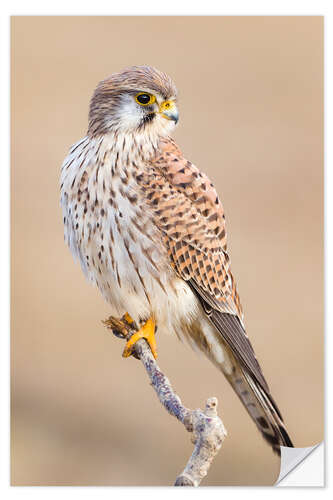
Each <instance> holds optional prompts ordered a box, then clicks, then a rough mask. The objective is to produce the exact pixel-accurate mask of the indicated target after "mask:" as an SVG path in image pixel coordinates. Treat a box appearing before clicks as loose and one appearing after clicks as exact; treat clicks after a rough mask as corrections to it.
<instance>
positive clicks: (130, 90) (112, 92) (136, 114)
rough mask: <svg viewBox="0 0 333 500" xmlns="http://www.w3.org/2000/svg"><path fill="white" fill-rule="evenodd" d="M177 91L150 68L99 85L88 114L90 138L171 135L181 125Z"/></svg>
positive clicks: (135, 68)
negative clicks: (129, 134)
mask: <svg viewBox="0 0 333 500" xmlns="http://www.w3.org/2000/svg"><path fill="white" fill-rule="evenodd" d="M176 98H177V89H176V87H175V84H174V83H173V81H172V80H171V78H170V77H169V76H168V75H166V74H165V73H162V72H161V71H159V70H157V69H155V68H152V67H150V66H132V67H130V68H126V69H125V70H124V71H122V72H121V73H115V74H113V75H111V76H110V77H109V78H106V79H105V80H103V81H102V82H100V83H99V84H98V86H97V88H96V90H95V92H94V94H93V96H92V99H91V103H90V111H89V128H88V134H89V135H90V136H96V135H103V134H108V133H110V132H125V133H129V132H138V131H141V132H149V133H150V134H156V135H157V136H166V135H169V134H170V133H171V132H172V130H173V129H174V127H175V125H176V123H177V122H178V110H177V105H176Z"/></svg>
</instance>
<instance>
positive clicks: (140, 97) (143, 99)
mask: <svg viewBox="0 0 333 500" xmlns="http://www.w3.org/2000/svg"><path fill="white" fill-rule="evenodd" d="M135 100H136V102H137V103H139V104H141V106H149V104H153V103H154V102H155V100H156V99H155V96H154V95H151V94H146V93H145V92H139V94H137V95H136V96H135Z"/></svg>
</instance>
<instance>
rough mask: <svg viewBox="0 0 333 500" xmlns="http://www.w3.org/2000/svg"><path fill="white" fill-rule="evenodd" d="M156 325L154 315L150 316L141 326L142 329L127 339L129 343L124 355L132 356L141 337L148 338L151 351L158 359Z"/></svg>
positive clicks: (125, 356) (126, 356)
mask: <svg viewBox="0 0 333 500" xmlns="http://www.w3.org/2000/svg"><path fill="white" fill-rule="evenodd" d="M132 321H133V320H132ZM155 326H156V323H155V319H154V318H153V317H151V318H149V319H148V320H147V321H146V322H145V324H144V325H143V326H142V327H141V328H140V330H138V331H137V332H136V333H134V334H133V335H132V336H131V338H130V339H129V340H128V341H127V344H126V346H125V349H124V352H123V357H124V358H128V356H131V354H132V349H133V346H134V344H135V343H136V342H137V341H138V340H139V339H146V341H147V342H148V344H149V347H150V349H151V352H152V353H153V356H154V358H155V359H156V358H157V345H156V339H155Z"/></svg>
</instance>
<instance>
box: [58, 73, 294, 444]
mask: <svg viewBox="0 0 333 500" xmlns="http://www.w3.org/2000/svg"><path fill="white" fill-rule="evenodd" d="M140 94H144V97H143V98H141V99H142V100H144V99H145V100H148V97H149V96H151V101H152V104H146V103H144V104H140V102H139V100H140V97H138V96H140ZM176 95H177V91H176V88H175V85H174V84H173V82H172V80H171V79H170V78H169V77H168V76H167V75H165V74H164V73H161V72H159V71H158V70H156V69H154V68H151V67H146V66H143V67H132V68H128V69H127V70H125V71H124V72H122V73H118V74H116V75H112V76H111V77H110V78H108V79H106V80H104V81H103V82H101V83H100V84H99V86H98V87H97V89H96V91H95V93H94V95H93V98H92V101H91V107H90V114H89V129H88V133H87V136H86V137H85V138H83V139H82V140H81V141H79V142H78V143H77V144H75V145H74V146H73V147H72V148H71V150H70V152H69V155H68V156H67V158H66V160H65V162H64V164H63V167H62V174H61V204H62V208H63V214H64V226H65V240H66V242H67V243H68V245H69V247H70V249H71V251H72V253H73V254H74V256H75V257H77V258H78V259H79V261H80V263H81V266H82V269H83V271H84V273H85V274H86V276H87V278H88V279H89V280H90V281H92V282H93V283H95V284H96V285H97V286H98V288H99V289H100V291H101V293H102V294H103V296H104V298H105V299H106V300H107V302H108V303H109V305H110V309H111V314H113V315H118V316H122V315H123V314H124V313H125V312H128V313H129V315H130V316H131V317H132V318H133V319H134V320H135V321H136V322H137V323H138V324H142V323H143V322H144V321H146V320H147V319H148V318H149V317H154V318H155V319H156V323H157V325H158V331H159V334H160V332H163V331H165V332H171V333H172V334H176V335H177V336H178V337H180V338H183V339H186V340H187V341H188V342H189V343H190V344H191V346H192V347H194V348H196V349H198V350H200V351H203V352H204V353H205V354H206V355H207V356H208V358H209V359H210V360H211V361H212V362H213V363H214V364H215V365H216V366H217V367H218V369H219V370H221V371H222V372H223V373H224V375H225V376H226V377H227V379H228V380H229V382H230V383H231V385H232V386H233V388H234V389H235V391H236V393H237V394H238V396H239V397H240V399H241V400H242V402H243V404H244V405H245V407H246V409H247V411H248V412H249V414H250V415H251V417H252V418H253V420H254V421H255V423H256V425H257V427H258V428H259V430H260V431H261V432H262V434H263V436H264V437H265V439H266V440H267V441H268V442H269V443H270V444H271V445H272V447H273V449H274V451H276V452H278V453H279V451H280V448H279V446H280V445H284V446H292V443H291V441H290V438H289V436H288V434H287V432H286V430H285V426H284V424H283V422H282V418H281V415H280V413H279V410H278V409H277V406H276V404H275V403H274V401H273V399H272V397H271V395H270V392H269V388H268V385H267V382H266V381H265V378H264V376H263V374H262V371H261V368H260V366H259V364H258V361H257V359H256V357H255V354H254V351H253V349H252V346H251V344H250V342H249V340H248V337H247V335H246V333H245V328H244V323H243V312H242V307H241V304H240V299H239V296H238V293H237V289H236V282H235V280H234V278H233V275H232V273H231V269H230V259H229V256H228V254H227V240H226V228H225V217H224V212H223V208H222V204H221V202H220V200H219V198H218V195H217V193H216V191H215V188H214V186H213V184H212V183H211V182H210V180H209V179H208V177H207V176H206V175H205V174H203V173H202V172H200V170H199V169H198V168H197V167H195V166H194V165H193V164H192V163H191V162H190V161H188V160H186V159H185V158H184V156H183V154H182V152H181V151H180V149H179V148H178V146H177V145H176V144H175V142H174V141H173V140H172V139H171V138H170V133H171V132H172V129H173V128H174V125H175V122H176V121H177V117H178V115H177V110H176V106H175V104H174V103H175V100H176ZM147 96H148V97H147ZM149 102H150V101H149Z"/></svg>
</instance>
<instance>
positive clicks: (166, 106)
mask: <svg viewBox="0 0 333 500" xmlns="http://www.w3.org/2000/svg"><path fill="white" fill-rule="evenodd" d="M159 113H161V115H162V116H163V118H166V119H167V120H172V121H174V122H175V124H176V123H177V122H178V119H179V113H178V109H177V106H176V104H175V103H174V101H164V102H162V104H161V106H160V109H159Z"/></svg>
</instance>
